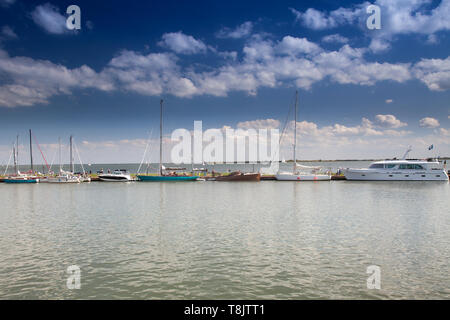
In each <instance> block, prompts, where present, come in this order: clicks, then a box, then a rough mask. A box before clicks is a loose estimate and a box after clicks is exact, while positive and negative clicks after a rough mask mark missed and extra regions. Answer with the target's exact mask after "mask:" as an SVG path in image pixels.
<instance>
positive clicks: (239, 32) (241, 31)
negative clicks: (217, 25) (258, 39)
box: [216, 21, 253, 39]
mask: <svg viewBox="0 0 450 320" xmlns="http://www.w3.org/2000/svg"><path fill="white" fill-rule="evenodd" d="M252 30H253V23H252V22H250V21H247V22H244V23H243V24H241V25H239V26H237V27H236V28H235V29H230V28H226V27H225V28H222V29H221V30H219V31H218V32H217V33H216V37H217V38H231V39H240V38H245V37H248V36H249V35H250V34H251V33H252Z"/></svg>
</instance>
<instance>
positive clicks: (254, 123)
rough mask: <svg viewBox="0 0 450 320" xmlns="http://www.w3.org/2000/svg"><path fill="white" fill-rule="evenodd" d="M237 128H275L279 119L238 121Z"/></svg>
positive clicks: (277, 126) (278, 123)
mask: <svg viewBox="0 0 450 320" xmlns="http://www.w3.org/2000/svg"><path fill="white" fill-rule="evenodd" d="M236 126H237V127H238V128H239V129H277V128H279V127H280V121H278V120H275V119H261V120H251V121H243V122H239V123H238V124H237V125H236Z"/></svg>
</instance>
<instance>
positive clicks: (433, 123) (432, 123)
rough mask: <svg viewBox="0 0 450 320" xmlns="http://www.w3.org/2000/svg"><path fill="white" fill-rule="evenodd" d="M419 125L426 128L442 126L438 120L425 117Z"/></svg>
mask: <svg viewBox="0 0 450 320" xmlns="http://www.w3.org/2000/svg"><path fill="white" fill-rule="evenodd" d="M419 125H420V126H421V127H425V128H437V127H439V126H440V123H439V121H438V120H437V119H434V118H430V117H425V118H423V119H420V121H419Z"/></svg>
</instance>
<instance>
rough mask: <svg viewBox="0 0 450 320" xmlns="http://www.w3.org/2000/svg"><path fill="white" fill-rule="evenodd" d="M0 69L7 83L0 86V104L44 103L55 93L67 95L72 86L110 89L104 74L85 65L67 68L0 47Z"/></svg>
mask: <svg viewBox="0 0 450 320" xmlns="http://www.w3.org/2000/svg"><path fill="white" fill-rule="evenodd" d="M0 72H2V73H5V74H7V75H8V78H9V81H10V82H9V83H6V84H4V85H2V86H0V106H6V107H16V106H32V105H34V104H38V103H47V102H48V98H50V97H51V96H53V95H57V94H69V93H70V92H71V90H72V89H76V88H96V89H99V90H103V91H110V90H112V89H113V85H112V83H111V82H110V81H109V80H108V79H107V77H106V76H105V75H104V74H99V73H96V72H95V71H94V70H92V69H91V68H90V67H88V66H85V65H83V66H81V67H79V68H75V69H69V68H67V67H65V66H62V65H59V64H54V63H52V62H50V61H46V60H34V59H31V58H27V57H10V56H9V55H8V54H7V53H6V52H5V51H2V50H0Z"/></svg>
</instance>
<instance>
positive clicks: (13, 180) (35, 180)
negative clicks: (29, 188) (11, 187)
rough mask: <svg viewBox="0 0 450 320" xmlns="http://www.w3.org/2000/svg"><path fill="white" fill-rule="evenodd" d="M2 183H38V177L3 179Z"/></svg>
mask: <svg viewBox="0 0 450 320" xmlns="http://www.w3.org/2000/svg"><path fill="white" fill-rule="evenodd" d="M3 182H4V183H38V182H39V179H13V178H11V179H9V178H7V179H4V180H3Z"/></svg>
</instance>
